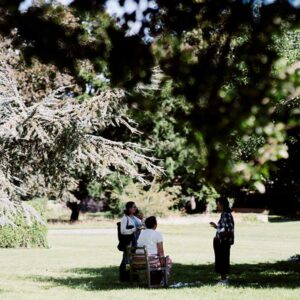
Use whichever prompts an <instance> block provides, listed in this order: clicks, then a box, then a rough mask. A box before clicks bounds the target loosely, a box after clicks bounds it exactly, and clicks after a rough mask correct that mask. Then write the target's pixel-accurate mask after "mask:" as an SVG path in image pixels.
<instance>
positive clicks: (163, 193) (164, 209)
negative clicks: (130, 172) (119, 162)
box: [114, 182, 180, 217]
mask: <svg viewBox="0 0 300 300" xmlns="http://www.w3.org/2000/svg"><path fill="white" fill-rule="evenodd" d="M179 194H180V188H179V187H178V186H177V187H176V186H175V187H173V188H165V189H161V187H160V185H159V184H158V183H155V182H153V183H152V184H151V186H150V187H149V188H148V189H145V187H143V186H142V185H141V184H139V183H133V182H132V183H130V184H128V185H127V186H126V187H125V188H124V190H122V192H121V193H116V194H115V195H114V197H115V198H116V199H118V200H119V201H120V203H121V205H122V206H123V207H124V205H125V203H126V202H128V201H134V202H135V203H136V205H137V207H138V209H139V210H140V211H141V212H142V214H143V215H144V217H147V216H151V215H154V216H158V217H163V216H168V215H169V214H170V213H171V211H170V210H171V209H172V207H173V206H174V205H176V203H177V202H178V196H179Z"/></svg>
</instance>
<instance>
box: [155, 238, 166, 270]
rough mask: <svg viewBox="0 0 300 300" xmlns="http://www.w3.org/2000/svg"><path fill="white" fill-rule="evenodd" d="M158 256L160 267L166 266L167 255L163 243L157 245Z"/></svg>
mask: <svg viewBox="0 0 300 300" xmlns="http://www.w3.org/2000/svg"><path fill="white" fill-rule="evenodd" d="M156 245H157V254H158V256H159V260H160V265H161V266H162V267H164V266H165V254H164V245H163V242H160V243H157V244H156Z"/></svg>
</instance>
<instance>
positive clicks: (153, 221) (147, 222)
mask: <svg viewBox="0 0 300 300" xmlns="http://www.w3.org/2000/svg"><path fill="white" fill-rule="evenodd" d="M145 225H146V228H148V229H153V228H154V227H155V225H157V220H156V218H155V217H154V216H151V217H148V218H147V219H146V220H145Z"/></svg>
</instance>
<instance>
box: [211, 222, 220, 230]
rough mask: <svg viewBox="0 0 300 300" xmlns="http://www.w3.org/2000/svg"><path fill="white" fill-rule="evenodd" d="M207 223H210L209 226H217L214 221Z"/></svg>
mask: <svg viewBox="0 0 300 300" xmlns="http://www.w3.org/2000/svg"><path fill="white" fill-rule="evenodd" d="M209 224H210V226H211V227H213V228H215V229H217V228H218V226H217V224H216V223H215V222H210V223H209Z"/></svg>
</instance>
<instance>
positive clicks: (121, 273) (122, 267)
mask: <svg viewBox="0 0 300 300" xmlns="http://www.w3.org/2000/svg"><path fill="white" fill-rule="evenodd" d="M127 264H128V257H127V252H126V251H123V257H122V261H121V264H120V267H119V277H120V281H126V280H128V279H129V276H128V274H127V272H126V265H127Z"/></svg>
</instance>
